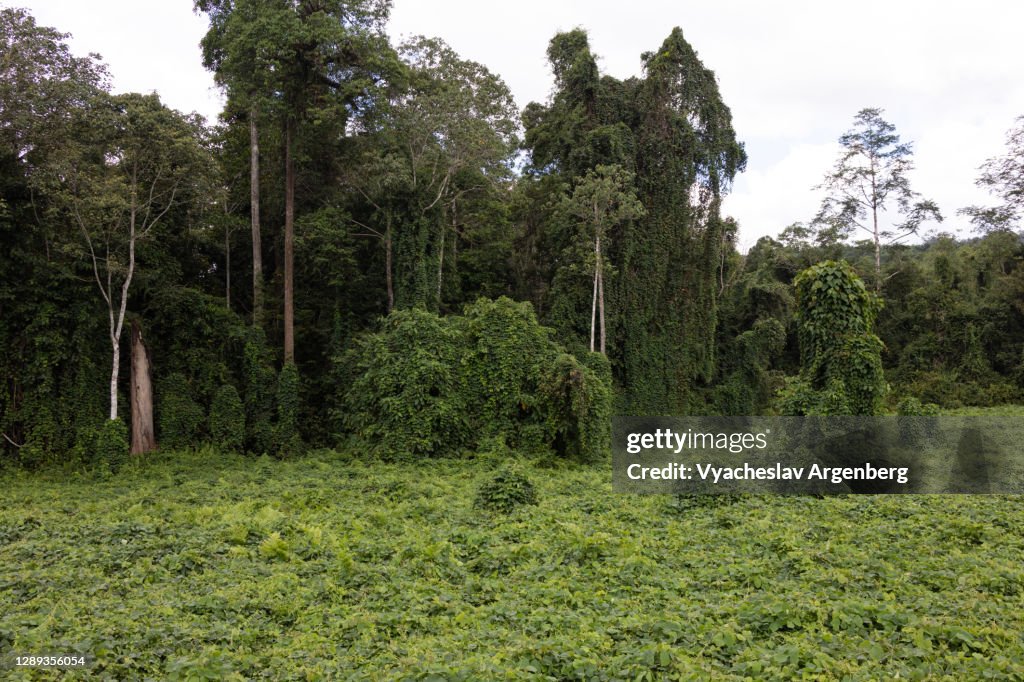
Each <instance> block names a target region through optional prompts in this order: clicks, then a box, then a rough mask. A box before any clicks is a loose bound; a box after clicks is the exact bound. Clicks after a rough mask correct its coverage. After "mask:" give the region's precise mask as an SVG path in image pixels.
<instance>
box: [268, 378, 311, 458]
mask: <svg viewBox="0 0 1024 682" xmlns="http://www.w3.org/2000/svg"><path fill="white" fill-rule="evenodd" d="M275 435H276V438H275V440H276V442H277V454H278V456H279V457H292V456H294V455H300V454H302V453H303V452H304V451H305V449H306V446H305V444H304V443H303V442H302V436H301V434H300V433H299V370H298V368H297V367H296V366H295V363H294V362H286V363H285V365H284V367H282V368H281V373H280V374H279V375H278V377H277V427H276V429H275Z"/></svg>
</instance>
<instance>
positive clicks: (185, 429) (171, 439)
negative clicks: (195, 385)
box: [157, 372, 206, 448]
mask: <svg viewBox="0 0 1024 682" xmlns="http://www.w3.org/2000/svg"><path fill="white" fill-rule="evenodd" d="M157 408H158V409H157V417H158V418H157V423H158V425H159V428H160V433H159V438H158V442H159V443H160V444H161V446H163V447H166V448H187V447H191V446H192V445H194V444H195V443H196V439H197V436H198V434H199V431H200V428H201V427H202V425H203V421H204V419H205V417H206V415H205V411H204V410H203V408H202V407H200V406H199V404H198V403H197V402H196V401H195V400H194V399H193V397H192V389H191V387H190V386H189V383H188V380H187V379H186V378H185V375H184V374H181V373H180V372H175V373H173V374H171V375H169V376H168V377H167V378H166V379H164V380H163V381H162V382H161V385H160V388H159V390H158V392H157Z"/></svg>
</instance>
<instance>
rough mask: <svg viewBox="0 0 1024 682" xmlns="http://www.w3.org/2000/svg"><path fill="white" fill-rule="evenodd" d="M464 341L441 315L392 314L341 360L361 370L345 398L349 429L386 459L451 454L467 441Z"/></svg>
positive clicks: (415, 312) (414, 310) (468, 434)
mask: <svg viewBox="0 0 1024 682" xmlns="http://www.w3.org/2000/svg"><path fill="white" fill-rule="evenodd" d="M460 345H461V338H460V334H459V332H458V331H457V330H455V329H454V328H453V327H452V325H451V324H450V323H448V322H447V321H446V320H445V319H442V318H440V317H438V316H437V315H433V314H431V313H428V312H426V311H424V310H419V309H411V310H396V311H394V312H392V313H391V314H390V315H388V316H387V317H386V318H385V319H384V322H383V325H382V328H381V330H380V331H379V332H378V333H376V334H370V335H367V336H365V337H363V338H361V339H360V340H359V341H358V342H357V343H356V346H355V348H354V349H353V351H352V352H351V353H349V354H347V355H346V356H345V358H344V360H342V361H343V362H347V363H351V364H352V365H353V367H354V369H355V370H356V372H357V375H356V376H357V378H356V379H355V381H353V382H352V385H351V386H350V387H349V389H348V391H347V392H346V394H345V396H344V398H343V400H342V413H343V415H344V416H343V420H344V424H345V426H346V428H347V430H348V431H349V432H351V433H353V434H355V435H356V436H357V437H358V438H359V439H360V440H361V441H363V443H364V444H365V447H366V449H367V450H369V451H371V452H373V453H376V454H379V455H381V456H383V457H385V458H388V459H398V460H401V459H416V458H418V457H424V456H426V457H429V456H440V455H448V454H453V453H455V452H458V451H459V450H460V449H461V448H463V447H464V446H466V445H468V444H469V443H470V440H471V434H472V430H471V425H470V423H469V420H468V418H467V415H468V410H469V405H468V404H467V401H466V395H465V388H464V386H463V381H462V377H461V376H460V373H459V371H458V370H459V368H460V357H459V356H460V354H459V346H460Z"/></svg>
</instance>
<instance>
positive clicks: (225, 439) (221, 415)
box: [210, 384, 245, 452]
mask: <svg viewBox="0 0 1024 682" xmlns="http://www.w3.org/2000/svg"><path fill="white" fill-rule="evenodd" d="M210 437H211V438H213V441H214V442H215V443H216V444H217V446H218V447H220V448H222V449H224V450H228V451H230V452H241V451H242V449H243V448H244V447H245V408H244V407H243V406H242V399H241V398H240V397H239V396H238V389H236V388H235V387H234V386H232V385H231V384H226V385H224V386H221V388H220V390H218V391H217V393H216V395H215V396H214V397H213V404H212V405H211V406H210Z"/></svg>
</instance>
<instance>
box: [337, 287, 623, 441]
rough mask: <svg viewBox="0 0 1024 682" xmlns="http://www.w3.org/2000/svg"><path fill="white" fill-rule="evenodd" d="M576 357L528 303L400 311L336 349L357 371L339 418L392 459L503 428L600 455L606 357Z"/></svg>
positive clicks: (510, 437)
mask: <svg viewBox="0 0 1024 682" xmlns="http://www.w3.org/2000/svg"><path fill="white" fill-rule="evenodd" d="M594 357H595V359H592V360H590V362H593V363H594V366H595V367H597V368H598V369H596V370H595V369H592V368H590V367H587V366H585V365H583V364H581V363H580V361H579V360H577V359H576V358H575V357H573V356H571V355H569V354H567V353H565V351H564V349H563V348H562V347H561V346H559V345H558V344H557V343H555V342H554V341H552V340H551V332H550V330H548V329H547V328H545V327H542V326H541V325H540V324H539V323H538V322H537V319H536V317H535V316H534V313H533V309H532V308H531V307H530V305H529V304H528V303H515V302H513V301H511V300H509V299H507V298H500V299H498V300H496V301H490V300H487V299H481V300H479V301H477V302H476V303H474V304H472V305H470V306H467V307H466V310H465V314H464V315H463V316H449V317H445V318H442V317H438V316H437V315H434V314H432V313H428V312H426V311H423V310H418V309H413V310H398V311H395V312H392V313H391V314H390V315H389V316H388V317H387V318H385V319H384V321H383V325H382V328H381V330H380V331H379V332H377V333H376V334H370V335H367V336H365V337H363V338H362V339H361V340H360V341H359V342H357V343H356V344H355V347H354V349H353V350H352V351H351V352H349V353H347V354H345V355H344V356H342V357H340V358H336V359H335V360H336V362H338V363H346V364H347V365H349V366H350V367H352V368H353V370H354V376H355V379H354V380H353V381H352V382H351V384H350V386H349V388H348V391H347V392H346V393H345V395H344V397H343V399H342V400H341V409H340V410H339V414H340V417H341V419H342V421H343V424H344V427H345V428H346V430H347V431H348V432H349V433H351V434H354V435H355V436H356V437H357V438H358V439H359V440H360V441H362V444H361V447H363V448H364V449H367V450H369V451H371V452H374V453H376V454H378V455H380V456H383V457H386V458H389V459H415V458H419V457H436V456H445V455H453V454H458V453H460V452H463V451H466V450H470V449H473V448H475V447H477V446H478V445H479V443H481V442H482V441H484V440H485V439H489V438H496V437H500V438H501V439H502V440H504V441H505V442H507V443H508V444H509V445H510V446H511V447H514V448H516V449H519V450H527V451H532V452H537V451H543V450H546V449H554V450H556V451H557V452H558V454H560V455H563V456H567V457H573V458H577V459H582V460H594V459H597V458H598V457H600V456H601V455H602V454H604V453H606V452H607V451H608V445H609V434H608V432H609V426H610V424H609V421H610V415H611V404H612V400H611V379H610V370H609V367H608V362H607V359H606V358H604V357H601V356H594Z"/></svg>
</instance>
